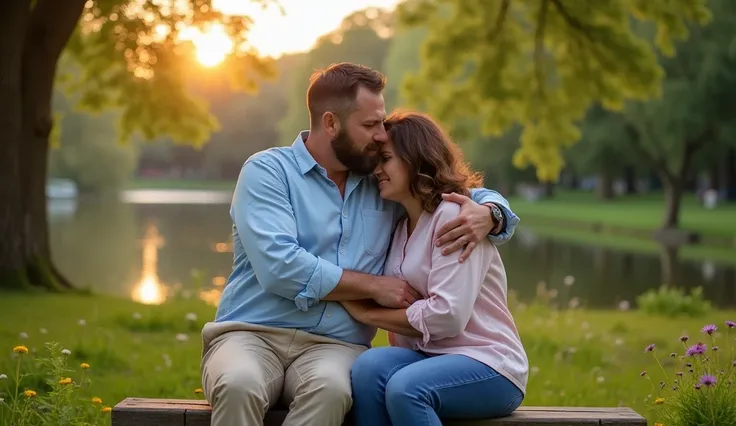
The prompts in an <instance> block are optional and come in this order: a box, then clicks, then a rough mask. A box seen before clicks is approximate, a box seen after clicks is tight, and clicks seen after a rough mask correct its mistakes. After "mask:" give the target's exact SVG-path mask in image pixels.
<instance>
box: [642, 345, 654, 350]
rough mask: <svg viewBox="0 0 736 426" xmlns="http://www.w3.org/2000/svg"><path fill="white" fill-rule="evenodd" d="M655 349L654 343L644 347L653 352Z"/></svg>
mask: <svg viewBox="0 0 736 426" xmlns="http://www.w3.org/2000/svg"><path fill="white" fill-rule="evenodd" d="M653 350H654V343H652V344H651V345H649V346H647V347H646V348H644V352H652V351H653Z"/></svg>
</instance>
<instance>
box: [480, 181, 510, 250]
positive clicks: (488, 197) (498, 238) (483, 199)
mask: <svg viewBox="0 0 736 426" xmlns="http://www.w3.org/2000/svg"><path fill="white" fill-rule="evenodd" d="M471 198H472V199H473V201H475V202H476V203H478V204H488V203H493V204H496V205H497V206H498V207H499V208H501V210H503V214H504V216H506V227H505V228H504V229H503V231H501V232H499V233H498V235H490V234H489V235H488V239H489V240H491V242H492V243H495V244H496V245H501V244H503V243H505V242H507V241H509V240H510V239H511V237H513V236H514V231H515V230H516V226H517V225H519V222H520V221H521V220H520V219H519V217H518V216H516V215H515V214H514V212H513V211H511V206H510V205H509V202H508V200H507V199H506V198H504V197H503V196H502V195H501V194H499V193H498V192H496V191H493V190H491V189H486V188H473V190H471Z"/></svg>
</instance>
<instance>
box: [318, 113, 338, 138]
mask: <svg viewBox="0 0 736 426" xmlns="http://www.w3.org/2000/svg"><path fill="white" fill-rule="evenodd" d="M322 126H323V127H324V129H325V132H326V133H327V134H328V135H330V136H333V137H334V136H336V135H337V134H338V133H339V132H340V119H339V118H338V117H337V115H335V114H334V113H332V112H330V111H327V112H325V113H324V114H322Z"/></svg>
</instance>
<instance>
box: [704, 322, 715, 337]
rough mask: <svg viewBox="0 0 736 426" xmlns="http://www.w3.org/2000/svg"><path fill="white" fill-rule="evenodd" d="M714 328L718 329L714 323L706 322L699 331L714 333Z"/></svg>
mask: <svg viewBox="0 0 736 426" xmlns="http://www.w3.org/2000/svg"><path fill="white" fill-rule="evenodd" d="M716 330H718V327H716V325H715V324H708V325H706V326H705V327H703V328H702V330H700V331H702V332H703V333H706V334H708V335H712V334H713V333H715V331H716Z"/></svg>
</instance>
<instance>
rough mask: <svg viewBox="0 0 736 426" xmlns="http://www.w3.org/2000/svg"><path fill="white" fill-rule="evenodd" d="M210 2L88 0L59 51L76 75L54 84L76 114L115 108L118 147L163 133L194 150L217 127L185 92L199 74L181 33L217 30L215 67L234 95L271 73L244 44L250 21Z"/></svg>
mask: <svg viewBox="0 0 736 426" xmlns="http://www.w3.org/2000/svg"><path fill="white" fill-rule="evenodd" d="M251 1H252V2H255V3H261V4H264V5H265V4H268V3H270V2H271V0H251ZM212 3H213V2H212V0H188V1H184V2H173V1H162V2H158V1H144V2H128V1H116V0H91V1H88V2H87V4H86V6H85V10H84V12H83V14H82V19H81V21H80V25H79V26H78V28H77V29H76V32H75V33H74V35H73V36H72V38H71V40H70V41H69V44H68V46H67V49H66V51H65V54H66V57H67V59H69V60H73V61H74V62H75V63H76V64H79V65H80V66H81V67H82V69H83V72H82V73H81V75H79V76H78V77H75V76H64V77H65V78H63V79H61V80H60V82H61V83H62V84H63V87H64V89H66V91H67V92H68V93H74V94H79V104H80V107H82V108H84V109H87V110H92V111H99V110H102V109H104V108H112V109H116V110H119V111H120V115H119V116H118V117H119V124H120V129H121V131H120V133H119V137H120V139H121V140H122V141H128V140H129V139H130V137H131V136H132V135H133V134H134V133H139V134H140V135H141V137H142V138H143V139H144V140H153V139H155V138H156V137H159V136H164V135H167V136H170V137H171V138H172V139H173V140H174V141H175V142H177V143H186V144H192V145H195V146H200V145H202V144H203V143H204V142H206V140H207V139H208V138H209V135H210V133H211V132H213V131H215V130H217V129H218V123H217V122H216V120H215V119H214V118H213V117H212V116H211V115H210V113H209V111H208V106H207V105H206V104H205V103H204V102H203V101H202V99H200V98H197V97H195V96H193V95H192V94H191V93H190V92H189V91H188V87H187V86H188V84H189V82H191V81H194V80H196V79H197V78H201V76H202V75H203V74H206V73H207V72H206V71H203V70H201V69H200V68H199V67H197V66H196V65H194V64H195V63H196V60H195V58H194V45H193V43H191V42H189V41H186V37H184V35H185V33H184V31H185V30H187V28H189V29H191V28H201V29H204V30H206V29H208V28H210V27H212V26H217V25H222V26H223V29H224V32H225V33H227V34H228V35H229V36H230V37H231V39H232V41H233V49H232V52H231V53H230V55H229V56H228V57H227V59H226V60H225V62H224V63H223V64H222V65H221V67H220V68H219V69H220V70H221V71H222V77H223V78H224V79H226V80H228V81H230V82H231V84H232V86H233V87H234V88H235V89H238V90H243V91H247V92H253V91H255V90H256V88H257V83H256V81H257V79H258V78H261V77H264V76H272V75H273V73H274V71H273V63H272V60H270V59H268V58H262V57H260V56H259V55H258V52H257V51H255V50H254V49H253V48H252V47H250V46H249V45H248V43H247V33H248V29H249V28H250V26H251V24H252V22H251V19H250V18H249V17H247V16H229V15H224V14H222V13H220V12H219V11H217V10H215V9H213V7H212Z"/></svg>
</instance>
